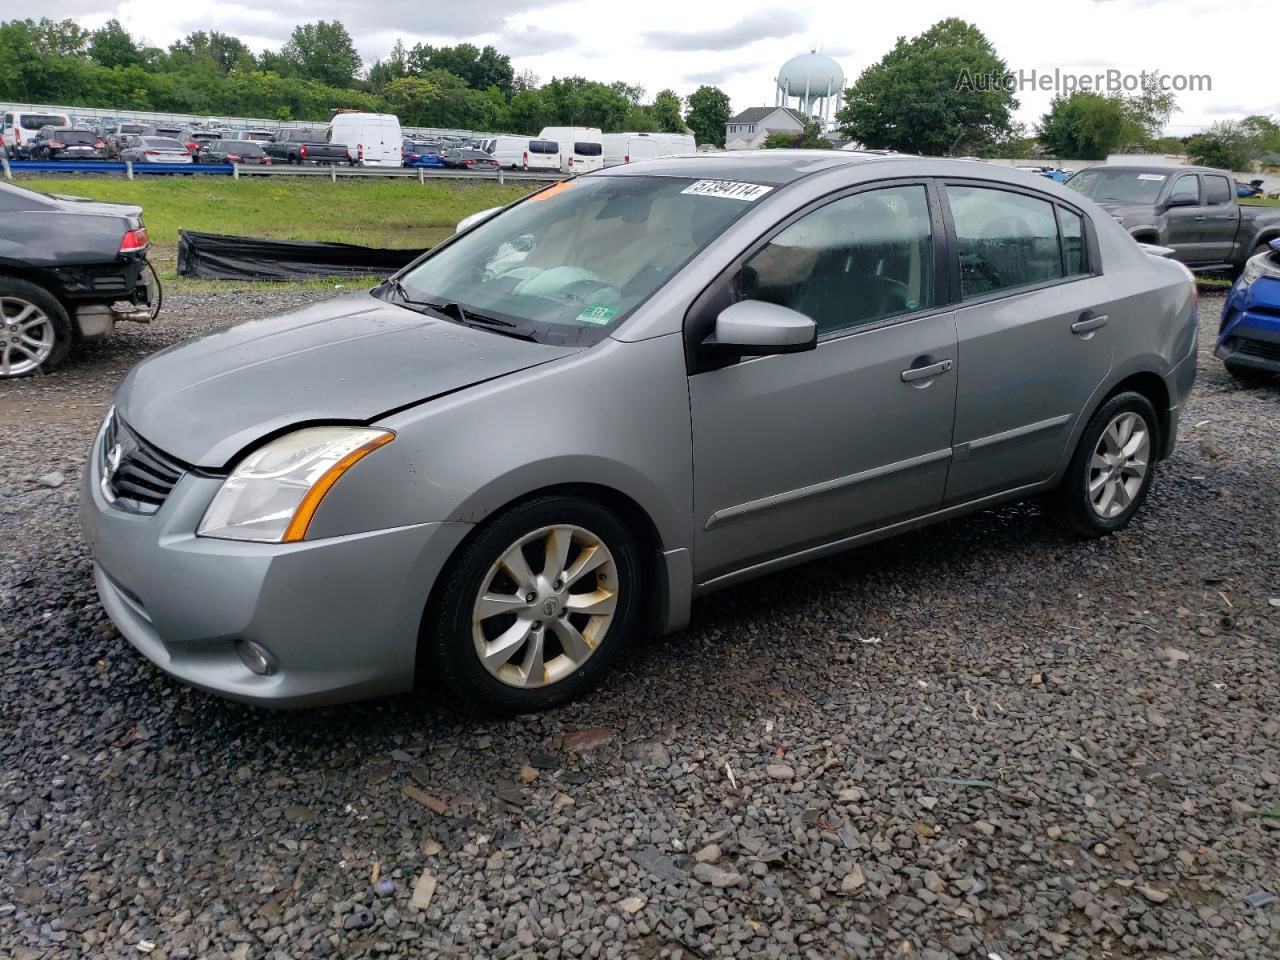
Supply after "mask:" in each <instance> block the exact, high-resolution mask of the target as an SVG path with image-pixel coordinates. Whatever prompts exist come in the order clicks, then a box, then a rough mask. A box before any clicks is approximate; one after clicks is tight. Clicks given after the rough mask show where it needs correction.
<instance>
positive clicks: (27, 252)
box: [0, 182, 153, 379]
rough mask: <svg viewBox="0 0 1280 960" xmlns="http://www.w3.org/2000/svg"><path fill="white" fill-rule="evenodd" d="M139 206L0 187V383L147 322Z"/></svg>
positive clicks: (148, 292)
mask: <svg viewBox="0 0 1280 960" xmlns="http://www.w3.org/2000/svg"><path fill="white" fill-rule="evenodd" d="M147 249H148V241H147V231H146V227H145V226H144V225H143V222H142V208H141V207H135V206H128V205H125V204H116V203H99V202H96V201H91V200H81V199H78V198H76V197H53V196H49V195H48V194H44V193H37V192H35V191H33V190H27V189H25V188H23V187H19V186H15V185H14V184H11V183H5V182H0V379H10V378H14V377H25V376H29V375H31V374H33V373H35V372H36V371H37V370H39V371H44V372H48V371H49V370H52V369H53V368H54V367H56V366H57V365H58V364H59V363H61V362H62V361H63V360H64V359H65V358H66V356H67V353H68V351H69V350H70V349H71V347H72V345H73V344H75V343H77V342H79V341H82V340H97V339H99V338H101V337H105V336H107V335H108V334H110V333H111V332H112V330H114V329H115V324H116V323H117V322H119V321H122V320H137V321H143V322H149V321H150V320H151V319H152V310H151V306H150V304H151V302H152V297H153V291H152V289H151V286H150V284H149V283H148V279H149V270H148V267H147V263H146V255H147Z"/></svg>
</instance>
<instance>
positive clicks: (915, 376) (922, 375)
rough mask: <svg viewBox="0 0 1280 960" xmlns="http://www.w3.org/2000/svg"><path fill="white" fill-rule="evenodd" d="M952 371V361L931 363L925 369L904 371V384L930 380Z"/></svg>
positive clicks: (911, 368)
mask: <svg viewBox="0 0 1280 960" xmlns="http://www.w3.org/2000/svg"><path fill="white" fill-rule="evenodd" d="M922 359H927V358H922ZM950 369H951V361H950V360H939V361H938V362H937V363H930V364H928V365H927V366H923V367H909V368H907V369H906V370H903V371H902V382H903V383H915V382H916V381H917V380H929V379H931V378H933V377H936V376H937V375H938V374H940V373H946V372H947V371H948V370H950Z"/></svg>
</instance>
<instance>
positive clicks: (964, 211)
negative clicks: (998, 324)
mask: <svg viewBox="0 0 1280 960" xmlns="http://www.w3.org/2000/svg"><path fill="white" fill-rule="evenodd" d="M947 198H948V200H949V201H950V204H951V215H952V219H953V220H954V221H955V229H956V245H957V247H958V253H959V256H960V294H961V297H962V299H965V300H967V299H970V298H972V297H981V296H985V295H987V294H991V293H996V292H999V291H1001V290H1012V289H1015V288H1017V287H1025V286H1028V285H1030V284H1033V283H1043V282H1044V281H1046V280H1056V279H1058V278H1059V277H1061V276H1062V255H1061V252H1060V249H1059V246H1058V225H1057V221H1056V220H1055V219H1054V216H1053V205H1052V204H1051V203H1049V201H1047V200H1037V199H1035V198H1034V197H1028V196H1026V195H1024V194H1020V193H1013V192H1011V191H1008V190H996V189H991V188H987V187H967V186H955V185H952V186H948V187H947Z"/></svg>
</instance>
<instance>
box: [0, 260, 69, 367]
mask: <svg viewBox="0 0 1280 960" xmlns="http://www.w3.org/2000/svg"><path fill="white" fill-rule="evenodd" d="M37 331H38V332H37ZM33 340H38V341H39V343H40V345H39V346H38V347H33V346H32V341H33ZM70 349H71V318H70V317H68V316H67V311H66V310H64V309H63V307H62V304H61V303H59V302H58V299H57V297H55V296H54V295H53V294H52V293H50V292H49V291H48V290H46V289H45V288H44V287H42V286H40V285H39V284H35V283H31V282H30V281H27V280H20V279H18V278H17V277H8V276H3V275H0V380H12V379H16V378H17V377H29V376H31V375H33V374H34V373H35V372H36V371H37V370H38V371H40V372H41V373H48V372H49V371H50V370H52V369H53V368H54V367H56V366H57V365H58V364H60V363H61V362H62V361H63V360H65V359H66V356H67V351H69V350H70Z"/></svg>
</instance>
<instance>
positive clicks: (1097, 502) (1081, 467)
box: [1046, 391, 1159, 537]
mask: <svg viewBox="0 0 1280 960" xmlns="http://www.w3.org/2000/svg"><path fill="white" fill-rule="evenodd" d="M1158 438H1159V427H1158V422H1157V420H1156V412H1155V408H1154V407H1152V405H1151V401H1150V400H1148V399H1147V398H1146V397H1144V396H1143V395H1142V394H1140V393H1137V392H1133V391H1129V392H1125V393H1119V394H1116V395H1115V396H1114V397H1112V398H1111V399H1110V400H1108V401H1107V402H1106V403H1104V404H1103V405H1102V408H1101V409H1099V410H1098V412H1097V413H1095V414H1094V415H1093V419H1091V420H1090V421H1089V425H1088V426H1087V427H1085V431H1084V434H1083V435H1082V436H1081V437H1080V443H1079V445H1078V446H1077V447H1076V452H1075V454H1074V455H1073V456H1072V458H1071V463H1070V464H1069V465H1068V467H1067V472H1066V475H1065V476H1064V477H1063V478H1062V482H1061V483H1060V484H1059V485H1058V489H1057V490H1055V491H1054V492H1053V493H1052V494H1051V495H1050V496H1049V497H1048V498H1047V500H1046V505H1047V506H1048V508H1049V511H1050V513H1052V514H1053V515H1054V516H1055V517H1056V518H1057V519H1058V520H1059V521H1060V522H1061V523H1062V524H1063V525H1064V526H1066V527H1067V528H1069V529H1071V530H1073V531H1075V532H1076V533H1077V534H1079V535H1080V536H1082V537H1103V536H1106V535H1107V534H1109V533H1114V532H1115V531H1116V530H1121V529H1123V528H1124V527H1126V526H1128V525H1129V522H1130V521H1131V520H1132V519H1133V516H1134V514H1136V513H1137V512H1138V508H1139V507H1141V506H1142V502H1143V501H1144V500H1145V499H1146V497H1147V491H1148V490H1150V488H1151V480H1152V477H1153V476H1154V473H1155V462H1156V455H1157V451H1158V449H1159V444H1158Z"/></svg>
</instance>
